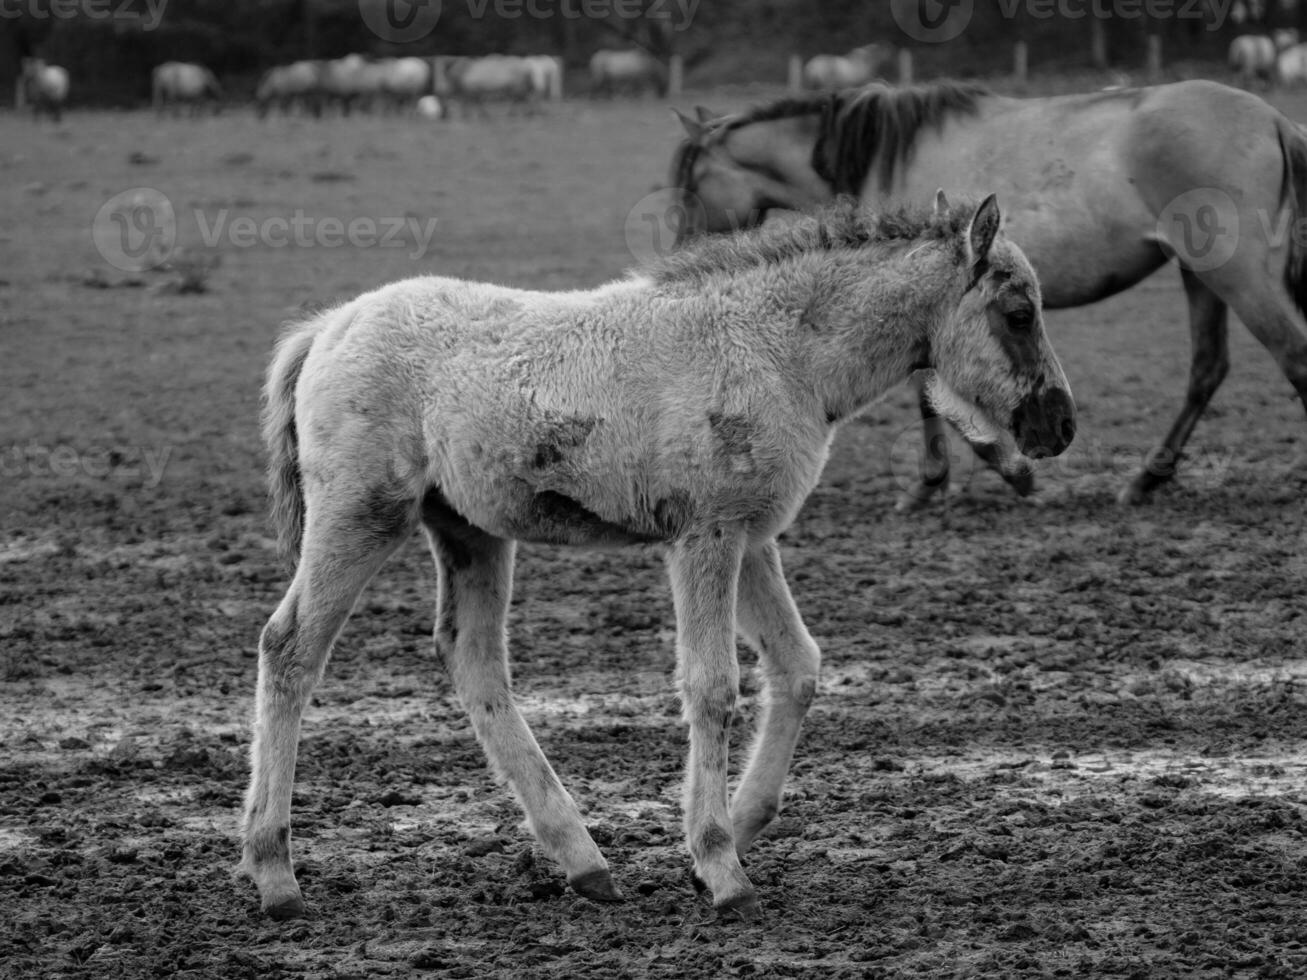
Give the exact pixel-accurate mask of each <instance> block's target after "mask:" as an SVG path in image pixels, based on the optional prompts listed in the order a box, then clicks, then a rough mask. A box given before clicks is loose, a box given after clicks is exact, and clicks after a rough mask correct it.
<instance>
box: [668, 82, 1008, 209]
mask: <svg viewBox="0 0 1307 980" xmlns="http://www.w3.org/2000/svg"><path fill="white" fill-rule="evenodd" d="M989 94H991V93H990V91H989V89H987V88H985V87H984V86H983V85H972V84H964V83H960V82H937V83H935V84H932V85H918V86H915V87H912V88H901V89H896V88H891V87H890V86H888V85H885V84H883V83H881V82H873V83H871V84H870V85H865V86H863V87H862V88H856V89H845V90H844V91H841V92H829V93H818V94H815V95H807V96H797V97H789V98H784V99H777V100H775V101H772V102H767V103H764V104H763V105H759V106H754V107H753V108H751V109H748V110H746V111H744V112H741V113H739V114H737V115H733V116H727V117H726V118H725V119H722V120H718V121H716V122H714V123H713V124H712V125H713V126H714V127H718V126H719V127H720V129H717V130H716V132H721V133H727V132H730V131H731V130H733V129H739V128H741V127H743V126H750V125H752V124H754V123H762V122H771V121H772V120H776V119H789V118H792V117H794V116H805V115H816V114H820V115H821V122H820V124H819V128H818V131H817V141H816V143H815V144H814V145H813V148H812V166H813V169H814V170H815V171H816V172H817V175H818V176H819V177H821V178H822V180H824V181H826V182H827V183H828V184H830V186H831V190H833V191H834V192H835V193H837V194H852V195H855V196H856V195H857V194H858V192H859V191H860V190H861V188H862V184H863V182H864V181H865V180H866V179H867V174H868V172H869V171H870V170H871V168H872V166H873V165H875V166H876V167H877V170H878V176H879V178H880V184H881V187H882V188H883V189H884V190H885V191H887V192H888V191H889V189H890V187H891V185H892V184H893V181H894V176H895V173H896V172H897V170H898V168H899V167H901V166H902V165H904V164H905V163H907V161H908V159H909V158H910V157H911V155H912V148H913V146H914V145H915V144H916V141H917V136H918V134H919V133H920V132H921V130H923V129H925V128H926V127H928V126H940V125H942V124H943V123H944V122H945V121H946V120H947V119H948V118H949V117H950V116H954V115H962V114H967V115H970V114H971V113H974V112H975V111H976V102H977V100H978V99H979V98H981V97H982V96H985V95H989ZM701 146H702V145H701V144H700V143H698V142H693V141H691V140H682V141H681V144H680V146H678V147H677V149H676V153H675V155H674V156H673V158H672V183H671V186H673V187H681V188H686V189H688V188H690V186H691V184H690V181H691V176H692V174H693V171H694V164H695V160H696V159H697V157H698V155H699V150H700V149H701Z"/></svg>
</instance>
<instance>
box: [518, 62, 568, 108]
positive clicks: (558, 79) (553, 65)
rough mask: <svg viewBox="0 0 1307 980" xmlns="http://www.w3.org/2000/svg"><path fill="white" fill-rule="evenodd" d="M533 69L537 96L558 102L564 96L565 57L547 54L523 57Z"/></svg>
mask: <svg viewBox="0 0 1307 980" xmlns="http://www.w3.org/2000/svg"><path fill="white" fill-rule="evenodd" d="M522 60H523V61H524V62H526V65H527V67H528V68H529V69H530V70H531V85H532V87H533V88H534V89H535V93H536V96H537V97H538V98H541V99H548V100H549V101H550V102H557V101H558V100H559V99H561V98H562V97H563V59H562V58H555V57H553V56H552V55H547V54H535V55H528V56H527V57H525V58H523V59H522Z"/></svg>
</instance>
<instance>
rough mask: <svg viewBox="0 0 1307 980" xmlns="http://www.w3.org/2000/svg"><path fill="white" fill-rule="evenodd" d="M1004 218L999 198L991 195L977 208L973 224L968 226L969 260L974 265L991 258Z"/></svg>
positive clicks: (972, 219) (972, 217) (973, 216)
mask: <svg viewBox="0 0 1307 980" xmlns="http://www.w3.org/2000/svg"><path fill="white" fill-rule="evenodd" d="M1002 219H1003V216H1002V215H1001V214H999V211H998V197H997V196H996V195H994V194H990V195H989V197H987V198H985V199H984V200H983V201H981V202H980V207H978V208H976V213H975V214H973V215H972V216H971V223H970V224H969V225H967V250H968V252H969V253H970V254H969V255H968V258H970V259H971V262H972V264H974V263H976V262H983V261H985V259H987V258H988V257H989V250H990V247H991V246H993V244H994V239H995V238H996V237H997V236H998V226H999V223H1000V222H1001V221H1002Z"/></svg>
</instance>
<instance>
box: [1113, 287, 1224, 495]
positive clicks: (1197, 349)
mask: <svg viewBox="0 0 1307 980" xmlns="http://www.w3.org/2000/svg"><path fill="white" fill-rule="evenodd" d="M1181 276H1182V278H1183V280H1184V291H1185V296H1186V297H1188V299H1189V335H1190V339H1191V341H1192V345H1193V362H1192V363H1191V364H1190V367H1189V390H1188V392H1187V393H1186V394H1185V402H1184V408H1182V409H1181V410H1180V415H1179V417H1177V418H1176V420H1175V423H1174V424H1173V425H1172V426H1171V431H1170V432H1168V433H1167V434H1166V438H1165V439H1163V440H1162V444H1161V445H1160V446H1158V447H1157V448H1156V449H1154V450H1153V451H1152V452H1151V453H1149V454H1148V459H1147V460H1146V461H1145V463H1144V467H1143V469H1142V470H1140V471H1139V474H1138V475H1137V476H1136V477H1135V478H1134V479H1133V480H1131V481H1130V484H1129V485H1128V486H1126V487H1125V488H1124V489H1123V490H1122V491H1121V493H1120V496H1119V498H1118V499H1119V500H1120V502H1121V503H1123V504H1139V503H1143V502H1144V501H1145V500H1147V499H1148V495H1149V494H1150V493H1151V492H1152V491H1153V490H1154V489H1156V488H1157V487H1158V486H1160V485H1161V484H1163V483H1165V482H1166V481H1168V480H1170V479H1171V478H1172V477H1174V476H1175V467H1176V464H1177V463H1178V462H1179V461H1180V453H1181V450H1183V449H1184V444H1185V443H1186V442H1187V441H1188V440H1189V436H1190V434H1191V433H1192V432H1193V431H1194V426H1195V425H1197V424H1198V420H1199V419H1200V418H1201V417H1202V414H1203V412H1204V411H1205V410H1206V408H1207V405H1208V403H1209V402H1210V401H1211V400H1212V396H1213V395H1214V394H1216V389H1217V388H1219V387H1220V386H1221V382H1222V381H1223V380H1225V375H1226V373H1227V372H1228V371H1229V370H1230V355H1229V344H1228V336H1229V330H1228V319H1229V317H1228V308H1227V307H1226V305H1225V303H1224V302H1223V301H1222V300H1221V298H1220V297H1219V296H1217V295H1216V293H1214V292H1212V290H1211V289H1209V288H1208V287H1207V286H1206V285H1205V284H1204V283H1203V282H1202V281H1201V280H1200V279H1199V278H1198V276H1197V274H1196V273H1193V272H1191V271H1189V270H1188V269H1181Z"/></svg>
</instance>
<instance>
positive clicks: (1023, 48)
mask: <svg viewBox="0 0 1307 980" xmlns="http://www.w3.org/2000/svg"><path fill="white" fill-rule="evenodd" d="M1029 74H1030V48H1029V46H1028V45H1027V44H1026V42H1025V41H1018V42H1017V45H1016V47H1015V48H1014V49H1013V51H1012V75H1013V77H1014V78H1016V80H1017V81H1018V82H1020V83H1021V84H1023V85H1024V84H1025V81H1026V78H1027V77H1028V76H1029Z"/></svg>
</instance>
